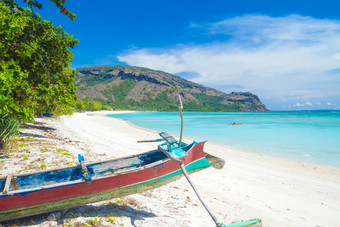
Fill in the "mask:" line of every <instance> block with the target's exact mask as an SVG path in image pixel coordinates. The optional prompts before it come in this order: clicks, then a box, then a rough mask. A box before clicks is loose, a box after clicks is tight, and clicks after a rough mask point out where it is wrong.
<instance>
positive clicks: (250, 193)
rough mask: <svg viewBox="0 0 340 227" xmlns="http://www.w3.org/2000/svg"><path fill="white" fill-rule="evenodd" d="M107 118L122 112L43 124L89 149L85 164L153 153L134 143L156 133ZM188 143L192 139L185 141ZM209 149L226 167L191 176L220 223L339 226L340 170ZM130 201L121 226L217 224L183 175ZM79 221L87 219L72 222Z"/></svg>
mask: <svg viewBox="0 0 340 227" xmlns="http://www.w3.org/2000/svg"><path fill="white" fill-rule="evenodd" d="M109 113H117V112H94V113H74V114H73V115H72V116H63V117H61V118H60V119H50V118H48V119H43V120H41V121H43V122H44V123H45V124H46V125H48V126H49V127H52V128H56V131H57V132H58V133H59V134H60V135H61V137H62V138H68V139H69V140H72V141H78V142H77V143H75V144H73V145H72V146H73V147H74V149H75V151H74V152H78V150H79V151H81V152H84V155H85V159H86V161H95V160H98V159H100V160H103V159H105V158H107V157H109V158H114V157H123V156H127V155H131V154H137V153H141V152H145V151H148V150H152V149H155V147H156V144H154V143H143V144H141V143H137V140H144V139H157V138H159V136H158V133H157V132H153V131H150V130H145V129H141V128H138V127H134V126H132V125H130V124H129V123H127V122H125V121H122V120H119V119H114V118H111V117H107V116H106V115H107V114H109ZM165 130H166V129H165ZM184 142H190V141H189V139H188V138H185V139H184ZM70 146H71V145H70ZM69 149H71V148H69ZM77 149H78V150H77ZM71 150H72V149H71ZM205 151H206V152H207V153H210V154H212V155H215V156H218V157H220V158H223V159H224V160H225V162H226V164H225V166H224V168H223V169H222V170H217V169H214V168H208V169H205V170H203V171H200V172H196V173H193V174H191V175H190V176H191V179H192V180H193V182H194V183H195V184H196V186H197V188H198V189H199V191H200V193H201V195H202V197H203V198H204V200H205V201H206V203H207V204H208V206H209V207H210V209H211V210H212V211H213V213H214V214H215V215H216V217H217V219H218V220H219V221H220V222H222V223H225V224H227V223H231V222H235V221H240V220H246V219H252V218H261V219H262V221H263V226H280V227H281V226H300V227H301V226H339V223H338V220H337V218H338V217H339V215H340V169H339V168H335V167H327V166H320V165H316V164H307V163H300V162H297V161H292V160H285V159H281V158H275V157H269V156H265V155H261V154H256V153H250V152H245V151H241V150H237V149H234V148H231V147H226V146H221V145H217V144H212V143H210V142H209V141H208V142H207V143H206V146H205ZM75 161H76V160H75ZM125 200H126V201H127V207H128V211H127V212H128V213H129V215H125V216H124V215H122V216H121V217H120V218H121V220H123V221H124V226H160V225H163V226H214V222H213V221H212V219H211V218H210V216H209V215H208V213H207V212H206V211H205V209H204V208H203V206H202V205H201V204H200V202H199V200H198V199H197V198H196V196H195V194H194V192H193V190H192V189H191V187H190V185H189V183H188V182H187V181H186V180H185V178H184V177H182V178H181V179H180V180H178V181H175V182H173V183H170V184H168V185H166V186H163V187H161V188H157V189H154V190H152V191H148V192H144V193H141V194H136V195H130V196H127V197H126V198H125ZM90 208H91V209H96V208H95V206H91V207H90ZM90 208H89V206H88V207H86V206H83V207H82V209H83V210H84V209H85V210H86V209H90ZM83 210H79V209H78V211H79V212H80V216H82V215H81V214H82V212H83V213H86V214H87V213H89V212H90V211H86V212H84V211H83ZM125 210H127V209H125ZM78 211H77V212H78ZM95 211H96V212H97V215H95V217H98V218H99V219H100V218H102V219H103V220H104V219H105V215H104V214H102V213H101V212H100V210H98V209H97V210H95ZM83 216H86V217H87V218H88V217H93V216H91V215H83ZM80 218H84V217H77V218H73V219H71V220H69V221H70V222H75V221H76V220H79V219H80ZM57 219H58V218H56V219H55V220H54V219H53V218H52V219H51V218H48V219H46V220H41V221H39V222H38V223H37V225H40V226H44V225H46V226H49V225H61V226H62V225H64V224H65V222H64V223H62V222H60V220H57ZM102 223H104V221H103V222H102Z"/></svg>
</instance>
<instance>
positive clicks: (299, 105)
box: [293, 101, 313, 107]
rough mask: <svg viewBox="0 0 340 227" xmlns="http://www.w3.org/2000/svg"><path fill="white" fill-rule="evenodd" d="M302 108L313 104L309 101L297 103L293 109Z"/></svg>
mask: <svg viewBox="0 0 340 227" xmlns="http://www.w3.org/2000/svg"><path fill="white" fill-rule="evenodd" d="M302 106H313V104H312V103H311V102H310V101H306V102H305V103H299V102H297V103H296V104H295V105H293V107H302Z"/></svg>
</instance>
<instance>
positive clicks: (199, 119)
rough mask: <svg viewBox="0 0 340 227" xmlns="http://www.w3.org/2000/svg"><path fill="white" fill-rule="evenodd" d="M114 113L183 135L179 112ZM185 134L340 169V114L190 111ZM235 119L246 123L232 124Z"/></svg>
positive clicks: (141, 124)
mask: <svg viewBox="0 0 340 227" xmlns="http://www.w3.org/2000/svg"><path fill="white" fill-rule="evenodd" d="M111 116H112V117H116V118H120V119H124V120H127V121H129V122H131V123H132V124H134V125H137V126H140V127H143V128H149V129H152V130H156V131H159V132H160V131H167V132H169V133H171V134H174V135H179V133H180V116H179V113H176V112H137V113H128V114H114V115H111ZM183 116H184V136H187V137H192V138H205V139H207V140H208V142H209V141H211V142H216V143H220V144H226V145H229V146H233V147H237V148H241V149H244V150H248V151H253V152H258V153H264V154H269V155H274V156H279V157H284V158H290V159H294V160H298V161H304V162H314V163H320V164H326V165H332V166H337V167H340V112H339V111H319V112H237V113H234V112H184V113H183ZM232 122H239V123H243V125H231V124H230V123H232Z"/></svg>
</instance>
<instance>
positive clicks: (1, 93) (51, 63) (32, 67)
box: [0, 0, 78, 121]
mask: <svg viewBox="0 0 340 227" xmlns="http://www.w3.org/2000/svg"><path fill="white" fill-rule="evenodd" d="M51 1H52V2H54V3H55V4H56V5H57V6H58V7H59V8H60V10H61V13H63V14H65V15H67V16H68V17H70V18H71V19H72V20H73V19H75V16H74V14H72V13H71V12H69V11H68V10H66V8H65V7H64V5H63V4H64V3H65V1H64V0H51ZM24 2H26V3H27V4H28V6H29V7H30V8H31V9H29V8H22V7H21V6H18V5H17V4H15V1H14V0H2V1H0V113H8V114H9V115H10V116H11V117H13V118H17V119H20V120H24V121H25V120H33V116H34V114H35V113H38V112H53V113H55V114H64V113H70V112H71V107H72V106H73V105H74V102H75V100H76V96H75V89H76V88H75V86H74V83H73V81H74V76H75V73H76V71H75V70H72V69H71V68H70V63H71V61H72V59H73V54H72V53H71V52H70V51H69V49H70V48H74V47H75V45H76V44H77V43H78V40H76V39H74V38H73V36H70V35H69V34H67V33H66V32H65V31H64V30H63V29H62V27H60V26H59V27H56V26H54V25H53V23H52V22H51V21H47V20H42V18H41V17H40V16H39V15H38V14H34V13H33V11H32V9H33V8H34V7H37V8H41V4H40V3H39V1H29V0H24Z"/></svg>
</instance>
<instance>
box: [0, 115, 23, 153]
mask: <svg viewBox="0 0 340 227" xmlns="http://www.w3.org/2000/svg"><path fill="white" fill-rule="evenodd" d="M20 126H21V125H20V123H19V122H18V121H17V120H15V119H13V118H11V117H10V116H9V115H8V114H7V113H2V114H0V149H2V148H3V147H4V146H5V145H6V143H7V142H8V140H9V139H11V138H12V137H14V136H16V135H18V134H19V128H20Z"/></svg>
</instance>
